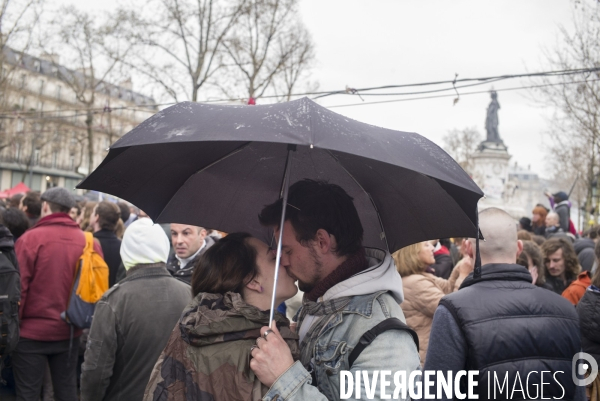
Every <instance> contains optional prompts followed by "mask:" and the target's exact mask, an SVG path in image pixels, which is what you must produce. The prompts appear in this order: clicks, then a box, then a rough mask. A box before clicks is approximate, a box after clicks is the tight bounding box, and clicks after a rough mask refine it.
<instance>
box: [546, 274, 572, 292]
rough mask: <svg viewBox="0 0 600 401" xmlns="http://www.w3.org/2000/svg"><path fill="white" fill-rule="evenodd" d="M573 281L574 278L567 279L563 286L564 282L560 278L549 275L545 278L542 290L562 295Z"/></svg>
mask: <svg viewBox="0 0 600 401" xmlns="http://www.w3.org/2000/svg"><path fill="white" fill-rule="evenodd" d="M575 279H576V277H572V278H569V277H567V282H566V284H565V282H564V281H563V280H562V279H561V278H560V277H554V276H551V275H550V274H547V275H546V277H545V283H544V284H543V285H542V288H545V289H547V290H550V291H552V292H555V293H557V294H558V295H562V293H563V292H564V291H565V290H566V289H567V287H568V286H570V285H571V283H572V282H573V281H575Z"/></svg>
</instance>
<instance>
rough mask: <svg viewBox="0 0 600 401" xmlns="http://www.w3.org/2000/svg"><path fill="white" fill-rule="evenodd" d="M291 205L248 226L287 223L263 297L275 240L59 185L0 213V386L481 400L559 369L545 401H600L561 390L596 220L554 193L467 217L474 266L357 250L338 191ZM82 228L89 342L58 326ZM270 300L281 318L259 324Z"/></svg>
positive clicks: (594, 395) (73, 394)
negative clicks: (422, 375) (2, 300)
mask: <svg viewBox="0 0 600 401" xmlns="http://www.w3.org/2000/svg"><path fill="white" fill-rule="evenodd" d="M288 205H293V207H288V208H287V212H286V218H285V223H284V225H283V227H280V226H279V224H280V217H281V213H282V202H281V200H279V201H276V202H274V203H272V204H270V205H267V206H265V208H264V209H263V210H262V211H259V212H260V213H259V218H258V219H257V221H256V224H257V225H258V224H260V225H262V226H265V227H269V228H272V229H273V231H274V232H275V234H276V236H277V234H278V233H279V230H280V229H283V236H282V243H281V245H282V254H281V267H280V271H279V282H278V285H277V287H274V285H273V277H274V274H275V264H276V263H275V260H276V257H275V252H274V250H273V249H272V247H271V246H272V244H271V246H270V245H267V244H266V243H265V242H263V241H262V240H261V239H259V238H254V237H252V236H250V235H249V234H246V233H241V232H237V233H229V234H225V233H221V232H218V231H215V230H210V229H207V228H204V227H197V226H192V225H187V224H176V223H173V224H167V225H157V224H154V223H153V222H152V220H151V219H150V218H149V217H148V216H147V215H146V214H145V213H144V212H143V211H141V210H139V209H137V208H135V206H132V205H129V204H127V203H125V202H116V203H115V202H111V201H106V200H105V201H100V202H91V201H85V200H82V199H77V198H76V197H75V196H74V195H73V194H72V193H71V192H69V191H67V190H66V189H64V188H51V189H48V190H47V191H45V192H44V193H42V194H40V193H38V192H29V193H27V194H23V195H15V196H14V197H12V198H10V199H8V200H7V202H6V203H5V204H0V209H1V212H0V220H1V221H0V223H2V225H0V251H1V252H2V253H4V254H6V255H8V259H9V260H10V261H11V263H14V265H15V266H16V267H17V269H18V270H19V271H20V284H21V286H20V292H21V298H20V304H19V305H18V320H19V328H20V337H19V341H18V344H17V345H16V348H15V349H14V350H13V351H12V353H11V354H10V355H9V356H8V358H7V357H6V355H2V354H1V352H0V356H2V364H3V365H4V368H3V372H2V373H3V375H2V377H3V378H4V380H6V383H7V384H6V385H7V386H9V387H10V388H12V389H14V391H15V392H16V397H17V399H18V400H36V401H37V400H40V399H42V400H44V401H46V400H52V399H55V400H78V399H81V400H83V401H88V400H98V401H100V400H156V401H158V400H175V401H183V400H208V399H211V400H260V399H263V400H309V399H310V400H315V401H316V400H326V399H328V400H333V399H340V377H341V375H342V372H343V371H347V370H350V371H364V372H373V371H391V372H397V371H404V372H406V373H407V376H408V375H409V374H410V373H411V372H414V371H418V370H423V369H424V370H433V371H443V372H446V371H459V370H479V372H480V375H479V379H478V380H479V389H478V390H477V391H480V392H481V393H480V394H481V396H480V398H485V396H484V393H483V391H484V390H485V389H486V388H488V383H487V381H485V380H486V379H485V374H486V372H490V371H493V372H501V373H502V374H503V375H504V373H506V374H507V377H509V379H508V380H509V383H513V382H514V379H515V377H518V376H519V375H520V377H521V378H524V377H530V376H531V377H532V379H531V380H528V382H529V381H531V383H532V384H533V383H535V382H536V380H538V381H537V383H539V382H540V380H539V379H540V377H539V372H540V371H544V370H546V371H547V370H551V371H553V372H562V374H560V373H557V374H556V377H557V382H556V383H555V384H553V385H550V386H549V387H548V388H546V389H545V396H546V397H551V398H552V397H555V398H564V399H571V400H581V401H583V400H586V399H590V400H593V401H599V400H600V378H597V379H596V380H595V381H594V382H593V383H592V384H591V385H590V386H589V387H588V388H585V387H582V386H576V385H575V383H574V382H573V380H572V379H571V369H572V366H571V363H572V358H573V356H574V355H575V354H576V353H577V352H580V351H584V352H587V353H589V354H591V355H592V356H593V357H594V358H595V359H596V360H597V361H598V363H599V364H600V269H599V268H598V261H599V260H600V226H595V227H592V228H590V229H588V230H586V231H585V232H583V233H581V235H578V233H577V232H574V230H573V231H571V228H572V227H571V226H572V222H570V220H569V213H570V210H569V208H570V204H569V202H568V197H567V195H566V194H565V193H564V192H559V193H557V194H554V195H553V196H552V202H551V208H550V209H547V208H546V207H544V206H542V205H538V206H536V207H535V208H534V210H533V211H532V217H531V218H530V219H529V218H522V219H521V220H520V221H518V222H517V221H515V220H514V219H513V218H512V217H511V216H509V215H508V214H507V213H506V212H504V211H502V210H500V209H496V208H490V209H486V210H483V211H481V212H480V213H479V224H480V229H481V232H482V233H483V235H484V236H485V241H480V242H479V246H478V249H479V253H480V258H481V265H482V267H480V268H479V267H476V266H475V265H476V263H475V261H476V259H477V257H476V256H477V245H476V241H475V239H473V238H453V239H432V240H428V241H423V242H418V243H416V244H413V245H410V246H407V247H405V248H402V249H400V250H398V251H396V252H394V253H393V254H390V253H388V252H386V251H384V250H379V249H372V248H366V247H364V246H363V245H362V240H363V228H362V224H361V222H360V219H359V217H358V213H357V211H356V208H355V207H354V204H353V200H352V198H351V197H350V196H349V195H348V194H347V193H346V192H345V191H344V190H343V189H342V188H341V187H339V186H337V185H334V184H329V183H325V182H320V181H312V180H301V181H299V182H297V183H295V184H294V185H292V186H291V187H290V190H289V199H288ZM82 231H88V232H92V233H93V236H94V238H95V242H94V248H95V251H96V252H97V253H98V254H100V255H102V257H103V259H104V260H105V262H106V265H107V266H108V288H109V289H108V291H106V292H105V293H104V295H103V296H102V298H101V300H100V301H99V302H97V304H96V306H95V312H94V317H93V321H92V323H91V327H90V328H89V329H85V330H82V329H81V328H79V327H73V325H70V324H69V323H68V322H67V321H66V320H65V319H64V318H62V317H61V314H62V313H63V312H64V311H65V308H66V306H67V304H68V303H69V297H70V296H71V292H72V288H73V285H74V283H73V280H74V272H75V269H76V265H77V263H78V260H79V258H80V257H81V254H82V251H83V249H84V245H85V237H84V235H83V234H82ZM478 269H480V270H478ZM273 293H275V299H276V305H280V307H279V308H278V310H279V311H283V312H284V313H275V324H274V325H271V324H270V323H271V322H269V309H270V305H271V297H272V295H273ZM294 299H295V300H298V299H300V300H301V301H299V302H291V301H292V300H294ZM532 372H535V373H533V374H532ZM465 379H466V378H465ZM543 380H544V378H543V376H542V377H541V381H543ZM365 385H367V383H365V382H363V383H362V384H360V383H359V384H357V388H359V387H361V386H362V387H361V388H362V390H363V394H365V392H364V391H365ZM465 386H466V383H465V382H462V381H461V382H460V387H461V388H463V389H464V387H465ZM527 386H530V384H527ZM382 391H384V390H381V389H380V388H377V389H376V390H375V392H376V394H375V396H374V397H375V398H374V399H384V398H385V396H384V394H383V393H382ZM527 391H529V390H527ZM561 392H562V393H561ZM432 393H434V394H435V393H436V392H435V391H432ZM437 394H438V397H437V398H438V399H447V398H445V397H444V396H442V397H441V398H440V396H439V394H440V393H437ZM357 398H358V397H357Z"/></svg>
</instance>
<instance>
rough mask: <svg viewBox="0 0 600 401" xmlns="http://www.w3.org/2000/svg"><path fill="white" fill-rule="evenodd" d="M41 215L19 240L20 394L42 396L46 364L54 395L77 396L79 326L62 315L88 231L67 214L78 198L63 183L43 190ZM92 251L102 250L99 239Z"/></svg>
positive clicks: (16, 357) (17, 359) (16, 366)
mask: <svg viewBox="0 0 600 401" xmlns="http://www.w3.org/2000/svg"><path fill="white" fill-rule="evenodd" d="M41 200H42V210H41V216H40V217H41V219H40V220H39V221H38V222H37V224H36V225H35V226H33V227H32V228H31V229H30V230H29V231H27V232H26V233H25V234H23V236H22V237H20V238H19V241H18V242H17V243H16V245H15V251H16V254H17V260H18V262H19V266H20V269H21V304H20V307H19V318H20V330H21V332H20V337H19V343H18V345H17V348H16V349H15V351H14V352H13V354H12V358H13V367H14V374H15V384H16V390H17V397H18V399H20V400H36V401H37V400H39V395H40V391H41V387H42V381H43V378H44V370H45V368H46V364H47V363H48V364H49V366H50V372H51V376H52V383H53V387H54V395H55V398H56V399H59V400H66V401H70V400H73V401H76V400H77V380H76V368H77V357H78V347H79V336H81V330H80V329H79V328H77V329H75V330H74V332H72V331H71V330H72V326H70V325H69V324H68V323H66V322H65V320H63V319H62V318H61V313H63V312H64V311H65V310H66V309H67V307H68V305H69V301H70V296H71V290H72V288H73V285H74V277H75V274H76V272H77V269H78V268H79V267H80V259H81V258H82V253H83V251H84V248H85V245H86V237H85V236H84V234H83V232H82V231H81V229H80V228H79V226H78V225H77V223H76V222H74V221H73V220H72V219H71V218H70V217H69V215H68V213H69V210H70V209H71V208H72V207H73V205H74V204H75V198H74V197H73V195H72V194H71V193H70V192H69V191H68V190H66V189H65V188H60V187H56V188H51V189H48V190H47V191H46V192H44V193H43V194H42V196H41ZM93 248H94V251H95V252H96V253H98V254H100V255H102V250H101V248H100V245H99V244H98V243H94V245H93Z"/></svg>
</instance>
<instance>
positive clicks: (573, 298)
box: [562, 271, 592, 305]
mask: <svg viewBox="0 0 600 401" xmlns="http://www.w3.org/2000/svg"><path fill="white" fill-rule="evenodd" d="M590 285H592V277H591V274H590V272H588V271H584V272H582V273H579V276H577V280H575V281H573V282H572V283H571V285H569V286H568V287H567V288H565V290H564V291H563V293H562V296H563V297H565V298H567V299H568V300H569V302H571V303H572V304H573V305H577V304H578V303H579V300H580V299H581V297H583V295H584V294H585V290H586V289H587V288H588V287H589V286H590Z"/></svg>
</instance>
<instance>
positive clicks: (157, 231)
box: [121, 218, 170, 270]
mask: <svg viewBox="0 0 600 401" xmlns="http://www.w3.org/2000/svg"><path fill="white" fill-rule="evenodd" d="M169 247H170V244H169V239H168V238H167V235H166V234H165V231H164V230H163V229H162V228H161V226H160V225H158V224H156V225H155V224H154V223H152V220H151V219H148V218H142V219H139V220H136V221H134V222H133V223H131V224H130V225H129V227H127V230H125V235H123V241H121V260H122V261H123V266H125V270H129V269H130V268H132V267H133V266H135V265H138V264H142V263H159V262H163V263H166V262H167V258H168V257H169Z"/></svg>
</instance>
